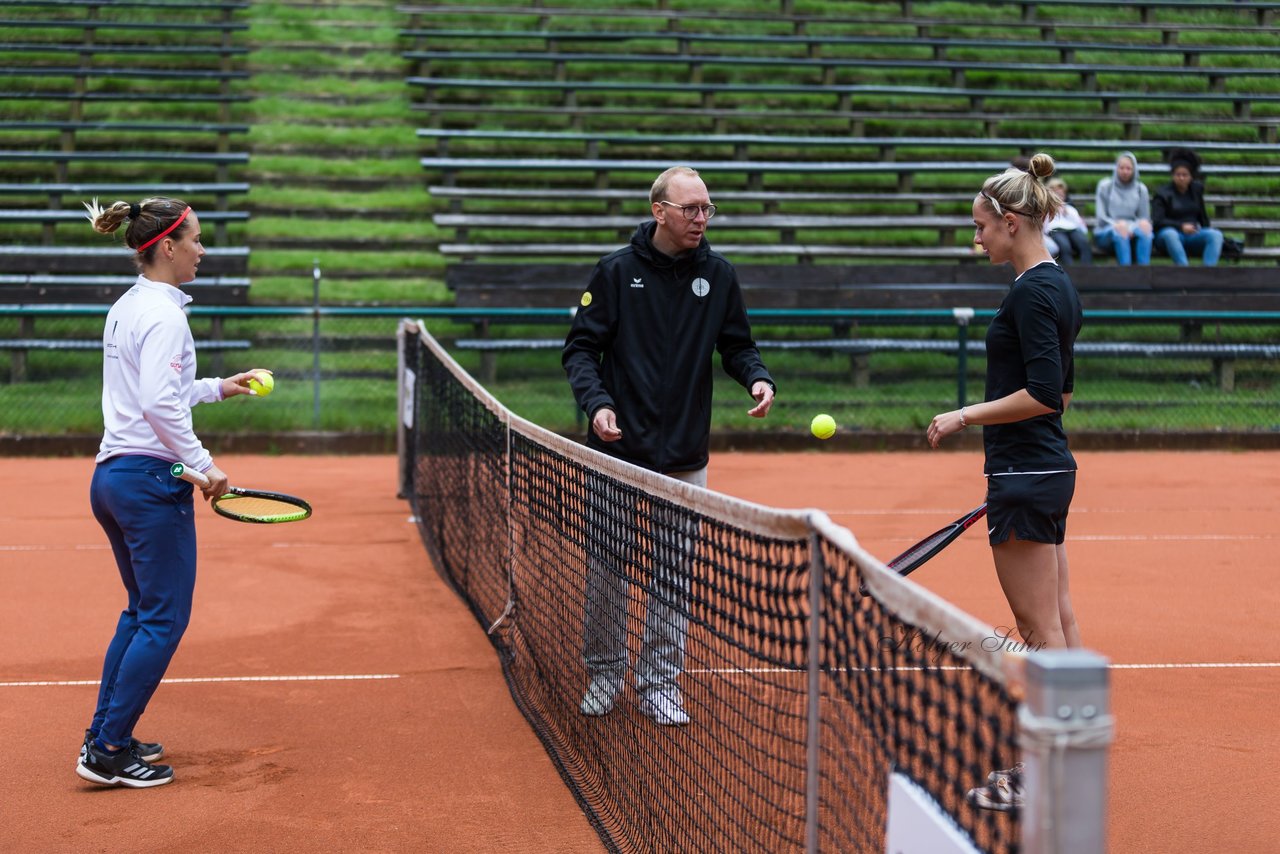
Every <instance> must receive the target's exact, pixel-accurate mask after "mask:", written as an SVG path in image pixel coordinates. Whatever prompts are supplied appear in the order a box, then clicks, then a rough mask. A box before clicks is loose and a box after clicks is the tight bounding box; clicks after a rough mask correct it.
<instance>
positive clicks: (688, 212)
mask: <svg viewBox="0 0 1280 854" xmlns="http://www.w3.org/2000/svg"><path fill="white" fill-rule="evenodd" d="M658 204H660V205H671V207H673V208H679V209H680V212H681V213H683V214H684V218H685V219H687V220H689V222H693V221H694V220H695V219H697V218H698V212H699V211H701V212H702V215H703V216H705V217H706V218H707V219H711V218H712V217H713V216H715V215H716V206H715V205H677V204H676V203H675V202H668V201H666V200H665V199H664V200H662V201H659V202H658Z"/></svg>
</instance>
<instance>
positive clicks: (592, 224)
mask: <svg viewBox="0 0 1280 854" xmlns="http://www.w3.org/2000/svg"><path fill="white" fill-rule="evenodd" d="M3 214H4V211H0V222H3ZM638 221H639V220H638V219H637V218H636V217H631V216H609V215H603V216H601V215H596V216H591V215H587V216H578V215H573V214H556V215H554V216H547V215H546V214H524V215H519V214H454V213H443V214H435V215H434V216H433V217H432V222H433V223H434V224H435V225H436V226H437V227H439V228H452V229H454V230H455V235H456V239H457V240H459V241H464V240H466V239H467V237H468V235H469V233H470V230H471V229H486V230H505V229H511V230H515V231H517V232H521V233H523V232H525V231H531V230H545V229H555V230H565V231H575V232H583V231H595V232H608V231H612V232H613V233H614V236H615V237H617V238H618V239H619V240H620V241H625V240H626V239H627V238H628V237H629V236H630V235H631V233H632V232H633V231H635V228H636V225H637V223H638ZM1214 225H1215V227H1217V228H1219V229H1222V230H1224V231H1228V232H1232V233H1238V232H1243V233H1244V235H1245V243H1246V245H1247V246H1249V247H1256V250H1255V251H1257V252H1259V253H1260V252H1261V250H1262V249H1263V248H1264V247H1263V244H1264V242H1265V238H1266V235H1267V234H1270V233H1273V232H1280V220H1259V219H1226V218H1220V219H1216V220H1214ZM709 227H710V229H712V230H713V231H715V232H723V231H744V230H751V231H772V232H776V233H777V235H778V239H777V241H776V242H777V244H780V245H781V246H783V247H786V246H792V245H796V244H798V243H803V242H804V241H801V240H799V239H798V238H797V233H798V232H814V231H833V230H837V231H867V230H871V231H901V230H926V231H931V232H934V233H936V234H937V243H938V244H939V245H940V246H943V247H952V248H955V247H956V242H957V238H958V237H959V236H960V235H962V234H964V233H966V232H969V231H971V230H972V229H973V219H972V217H970V216H963V215H957V216H938V215H921V214H918V215H914V216H909V215H903V214H890V215H881V216H842V215H834V216H833V215H808V214H763V215H757V214H723V215H717V216H716V218H715V219H714V220H712V222H711V225H710V226H709ZM447 245H448V246H449V247H450V249H449V251H448V252H447V253H446V254H455V255H467V254H481V253H480V251H479V250H478V249H476V250H474V251H469V250H467V249H466V248H465V247H466V245H467V244H464V243H450V244H447ZM479 245H484V246H486V247H487V249H486V254H513V253H512V252H510V251H504V250H502V249H498V248H496V247H499V246H502V244H500V243H488V244H477V246H479ZM517 245H519V246H528V245H529V244H528V243H520V244H517ZM556 245H561V246H568V245H572V246H575V247H581V250H577V249H575V251H574V252H573V253H569V252H567V251H561V252H556V250H555V248H554V246H556ZM758 245H759V246H760V247H762V248H760V249H759V250H757V251H760V252H763V251H764V248H765V247H768V246H770V245H772V244H769V243H762V244H758ZM810 246H811V248H810V249H809V252H810V253H812V252H814V249H813V248H812V246H813V245H812V244H811V245H810ZM597 248H601V245H599V244H550V248H547V249H545V250H542V251H541V252H540V253H539V254H579V252H580V251H581V252H587V253H588V254H598V255H603V254H606V253H607V252H609V251H611V250H609V249H608V248H607V247H605V248H604V251H602V252H595V251H594V250H595V249H597ZM850 248H852V247H850ZM959 248H961V249H964V250H965V251H966V252H969V253H970V254H972V250H971V248H970V247H969V246H962V247H959ZM835 249H836V247H832V248H831V249H830V250H828V251H824V252H822V253H820V254H825V255H832V254H835ZM442 251H444V250H443V249H442ZM783 254H791V253H789V252H785V251H784V252H783ZM1259 257H1261V256H1259Z"/></svg>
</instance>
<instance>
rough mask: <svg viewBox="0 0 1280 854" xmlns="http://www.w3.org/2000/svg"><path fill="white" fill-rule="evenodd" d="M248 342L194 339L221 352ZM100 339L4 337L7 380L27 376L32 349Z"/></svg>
mask: <svg viewBox="0 0 1280 854" xmlns="http://www.w3.org/2000/svg"><path fill="white" fill-rule="evenodd" d="M249 346H250V342H249V341H246V340H221V339H219V340H202V341H196V349H197V350H206V351H212V352H223V351H226V350H247V349H249ZM101 349H102V339H97V340H92V339H88V340H85V339H71V338H4V339H0V350H4V351H7V352H8V353H9V381H10V382H13V383H20V382H23V381H24V380H25V379H26V376H27V356H28V354H29V353H30V352H31V351H33V350H54V351H56V350H62V351H66V350H101Z"/></svg>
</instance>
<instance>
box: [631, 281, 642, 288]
mask: <svg viewBox="0 0 1280 854" xmlns="http://www.w3.org/2000/svg"><path fill="white" fill-rule="evenodd" d="M631 287H633V288H643V287H644V282H643V281H641V280H640V279H632V280H631Z"/></svg>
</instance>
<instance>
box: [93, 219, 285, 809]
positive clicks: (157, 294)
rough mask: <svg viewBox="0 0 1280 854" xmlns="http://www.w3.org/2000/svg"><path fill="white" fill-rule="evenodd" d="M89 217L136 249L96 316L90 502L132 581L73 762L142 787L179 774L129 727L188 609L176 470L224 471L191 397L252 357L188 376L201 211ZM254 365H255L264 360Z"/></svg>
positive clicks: (241, 377) (243, 390) (215, 386)
mask: <svg viewBox="0 0 1280 854" xmlns="http://www.w3.org/2000/svg"><path fill="white" fill-rule="evenodd" d="M85 207H86V208H88V209H89V219H90V221H91V222H92V223H93V227H94V230H96V231H99V232H102V233H104V234H106V233H110V232H113V231H115V230H117V229H118V228H119V227H120V226H121V225H122V224H123V223H124V222H125V221H126V220H127V221H128V222H129V226H128V228H127V230H126V231H125V244H126V245H127V246H129V248H131V249H133V250H134V253H135V255H134V260H135V263H136V265H137V267H138V270H139V271H140V275H139V276H138V281H137V282H136V283H135V284H134V285H133V287H131V288H130V289H129V290H128V291H127V292H126V293H125V294H123V295H122V296H121V297H120V299H119V300H117V301H116V303H115V304H114V305H113V306H112V307H111V310H110V311H109V312H108V313H107V322H106V326H105V328H104V329H103V335H102V347H103V366H102V418H103V425H104V429H103V435H102V444H101V446H100V449H99V451H98V456H97V460H96V462H97V465H96V467H95V468H94V472H93V481H92V483H91V485H90V487H89V503H90V506H91V507H92V508H93V515H94V517H95V518H96V519H97V520H98V523H99V524H100V525H101V526H102V529H103V531H105V532H106V535H107V539H108V541H110V543H111V551H112V553H113V554H114V556H115V561H116V567H117V569H118V570H119V572H120V578H121V581H123V582H124V587H125V591H126V592H127V594H128V606H127V607H126V608H125V610H124V612H123V613H121V615H120V620H119V623H118V624H117V626H116V631H115V635H114V637H113V638H112V640H111V643H110V644H109V645H108V647H107V654H106V661H105V662H104V664H103V670H102V684H101V686H100V688H99V691H98V702H97V708H96V710H95V712H94V715H93V720H92V722H91V723H90V725H89V728H88V729H86V730H85V737H84V744H83V746H82V747H81V750H80V761H79V762H78V763H77V765H76V773H77V774H79V775H80V776H81V777H83V778H84V779H86V780H88V781H90V782H92V783H98V784H101V785H104V786H127V787H130V788H145V787H150V786H159V785H163V784H164V783H168V782H170V781H171V780H172V779H173V769H172V768H170V767H169V766H167V765H156V764H152V763H154V762H155V760H157V759H159V758H160V756H161V755H162V754H163V753H164V748H163V747H162V746H161V745H159V744H152V743H145V742H140V741H138V740H137V739H136V738H134V737H133V729H134V725H135V724H137V722H138V718H139V717H141V715H142V713H143V711H144V710H145V709H146V707H147V703H148V701H150V699H151V695H152V693H153V692H154V691H155V689H156V687H157V686H158V685H159V684H160V680H161V678H162V677H163V676H164V673H165V670H166V669H167V668H168V666H169V661H170V659H171V658H172V657H173V654H174V652H175V651H176V650H177V648H178V642H179V641H180V640H181V639H182V634H183V632H184V631H185V630H186V627H187V623H188V621H189V620H190V617H191V600H192V594H193V593H194V590H195V580H196V528H195V512H194V502H193V501H192V487H191V484H189V483H187V482H186V481H183V480H178V479H176V478H174V477H171V476H170V474H169V466H170V465H171V464H172V463H175V462H182V463H184V464H186V465H188V466H191V467H193V468H195V469H197V470H199V471H202V472H204V474H205V475H206V476H207V477H208V478H209V486H208V487H207V488H206V489H205V490H204V497H205V499H206V500H207V499H210V498H216V497H217V496H219V495H222V494H224V493H225V492H226V491H227V476H226V474H224V473H223V472H222V470H221V469H219V468H218V467H217V466H216V465H214V462H213V457H212V456H210V454H209V452H208V451H207V450H205V448H204V446H203V445H202V444H201V443H200V440H199V439H198V438H196V435H195V433H194V432H193V430H192V426H191V407H192V406H194V405H196V404H198V403H210V402H213V401H219V400H223V399H225V398H228V397H232V396H234V395H240V394H253V393H254V392H253V391H251V390H250V388H249V379H250V378H251V377H252V376H253V374H254V371H247V372H245V373H241V374H236V375H235V376H232V377H227V378H226V379H222V378H219V377H213V378H209V379H199V380H198V379H196V351H195V342H194V340H193V339H192V337H191V329H190V327H189V326H188V325H187V317H186V314H185V313H184V312H183V307H184V306H186V305H187V303H189V302H191V297H190V296H188V295H187V294H185V293H184V292H183V291H182V290H181V285H183V284H185V283H187V282H190V281H192V280H193V279H195V277H196V269H197V268H198V267H199V266H200V259H201V258H202V257H203V256H204V254H205V251H204V247H203V246H202V245H201V244H200V219H199V217H197V216H196V214H195V211H193V210H192V209H191V207H190V206H189V205H187V204H186V203H185V202H182V201H180V200H178V199H166V198H153V199H146V200H144V201H142V202H141V203H138V204H130V203H128V202H116V203H115V204H113V205H111V206H110V207H108V208H106V209H103V208H101V207H99V206H98V204H97V200H96V199H95V200H94V202H93V203H92V204H87V205H85ZM258 370H261V369H258Z"/></svg>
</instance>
